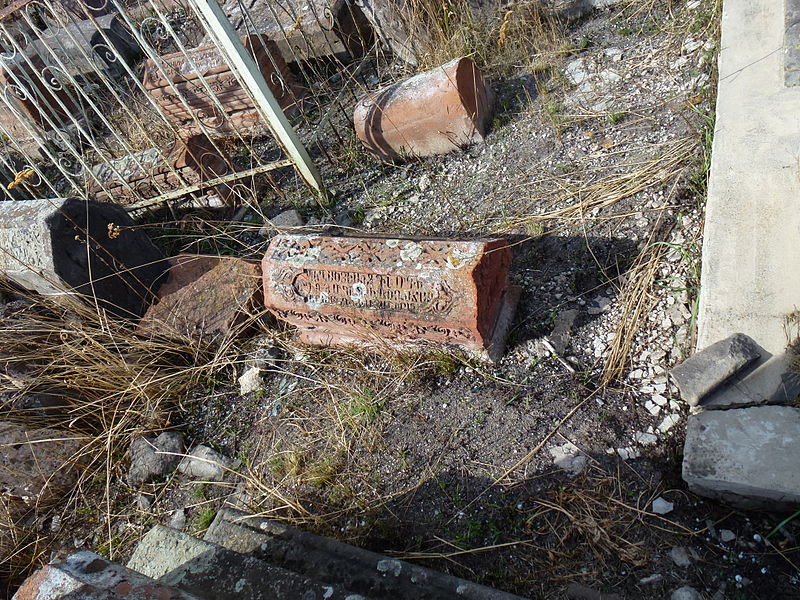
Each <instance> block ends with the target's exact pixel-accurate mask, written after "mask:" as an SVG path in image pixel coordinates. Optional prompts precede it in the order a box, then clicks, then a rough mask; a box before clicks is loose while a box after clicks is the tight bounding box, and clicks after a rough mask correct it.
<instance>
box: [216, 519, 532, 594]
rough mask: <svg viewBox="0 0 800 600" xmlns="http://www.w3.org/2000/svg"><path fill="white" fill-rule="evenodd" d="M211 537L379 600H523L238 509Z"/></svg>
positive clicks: (252, 554) (296, 571)
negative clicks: (250, 514)
mask: <svg viewBox="0 0 800 600" xmlns="http://www.w3.org/2000/svg"><path fill="white" fill-rule="evenodd" d="M205 541H207V542H213V543H214V544H219V545H220V546H224V547H225V548H228V549H229V550H233V551H236V552H239V553H242V554H248V555H250V556H253V557H255V558H258V559H260V560H261V561H263V562H265V563H269V564H271V565H275V566H277V567H281V568H283V569H285V570H287V571H292V572H295V573H302V574H303V575H305V576H306V577H308V578H310V579H313V580H316V581H321V582H324V583H325V584H327V585H329V586H334V587H336V588H338V587H343V588H346V589H348V590H352V591H353V592H356V593H358V594H359V595H361V596H368V597H370V598H374V599H376V600H384V599H385V600H389V599H392V600H451V599H459V600H521V599H520V597H519V596H514V595H512V594H508V593H506V592H501V591H498V590H494V589H492V588H488V587H486V586H483V585H479V584H476V583H472V582H469V581H466V580H464V579H460V578H457V577H452V576H450V575H446V574H444V573H440V572H437V571H433V570H431V569H427V568H424V567H419V566H416V565H412V564H410V563H407V562H403V561H400V560H395V559H391V558H388V557H386V556H383V555H381V554H376V553H374V552H370V551H368V550H363V549H361V548H357V547H355V546H351V545H349V544H345V543H342V542H337V541H335V540H331V539H328V538H325V537H321V536H318V535H314V534H311V533H307V532H304V531H300V530H298V529H295V528H293V527H289V526H287V525H284V524H282V523H277V522H275V521H271V520H269V519H264V518H260V517H254V516H249V515H247V514H245V513H242V512H239V511H236V510H232V509H223V510H221V511H220V512H219V513H217V516H216V518H215V519H214V522H213V523H212V524H211V526H210V527H209V528H208V531H207V532H206V535H205Z"/></svg>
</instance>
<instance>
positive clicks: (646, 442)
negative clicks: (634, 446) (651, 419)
mask: <svg viewBox="0 0 800 600" xmlns="http://www.w3.org/2000/svg"><path fill="white" fill-rule="evenodd" d="M633 439H635V440H636V441H637V442H638V443H639V444H641V445H642V446H652V445H653V444H655V443H656V442H657V441H658V438H657V437H656V436H655V435H653V434H652V433H645V432H643V431H637V432H636V433H634V434H633Z"/></svg>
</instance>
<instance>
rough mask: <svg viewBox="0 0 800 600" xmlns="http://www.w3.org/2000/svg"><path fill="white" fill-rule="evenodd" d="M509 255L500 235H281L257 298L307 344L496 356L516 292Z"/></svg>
mask: <svg viewBox="0 0 800 600" xmlns="http://www.w3.org/2000/svg"><path fill="white" fill-rule="evenodd" d="M510 264H511V248H510V246H509V244H508V242H507V241H506V240H503V239H492V240H471V241H464V240H424V239H399V238H377V237H376V238H355V237H352V238H351V237H332V236H322V235H279V236H277V237H275V238H273V240H272V242H271V243H270V245H269V248H268V249H267V252H266V255H265V256H264V260H263V262H262V270H263V273H264V301H265V304H266V307H267V308H268V309H269V310H270V311H271V312H272V313H273V314H275V316H276V317H277V318H278V319H281V320H283V321H286V322H288V323H290V324H292V325H295V326H297V327H298V329H299V333H300V340H301V341H303V342H305V343H308V344H316V345H339V346H343V345H349V344H362V345H370V344H376V345H385V344H387V343H393V344H396V345H406V346H407V345H408V344H412V343H420V342H434V343H441V344H449V345H455V346H460V347H462V348H464V349H465V350H467V351H469V352H472V353H474V354H476V355H477V356H479V357H482V358H485V359H488V360H497V359H499V357H500V356H501V355H502V352H503V349H504V345H505V334H506V332H507V329H508V326H509V325H510V322H511V318H512V317H513V313H514V308H515V306H516V302H517V299H518V295H519V289H518V288H515V287H514V286H509V285H508V271H509V266H510Z"/></svg>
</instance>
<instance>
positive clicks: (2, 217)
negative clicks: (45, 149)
mask: <svg viewBox="0 0 800 600" xmlns="http://www.w3.org/2000/svg"><path fill="white" fill-rule="evenodd" d="M0 247H1V248H2V249H3V252H2V254H0V274H2V275H3V276H4V277H5V278H7V279H9V280H10V281H13V282H14V283H16V284H17V285H19V286H21V287H23V288H26V289H29V290H33V291H36V292H39V293H40V294H43V295H46V296H54V297H59V298H62V299H66V300H68V301H71V300H72V299H74V298H76V297H86V298H88V299H90V301H92V300H96V301H97V302H98V304H99V305H100V306H102V307H103V308H105V309H106V310H108V311H109V312H110V313H112V314H114V315H117V316H121V317H138V316H141V315H142V313H143V312H144V310H145V308H146V307H147V306H148V304H149V303H150V301H151V300H152V298H153V297H154V295H155V292H156V291H157V290H158V286H159V285H160V283H161V280H162V279H163V278H164V274H165V272H166V270H167V267H168V265H167V262H166V260H164V257H163V255H162V254H161V251H160V250H158V248H156V247H155V246H154V245H153V242H151V241H150V238H148V237H147V234H145V233H144V232H143V231H142V230H141V229H138V228H137V227H136V226H135V224H134V222H133V221H132V220H131V218H130V217H129V216H128V214H127V213H126V212H125V210H123V209H122V208H120V207H119V206H116V205H114V204H110V203H99V202H88V201H84V200H80V199H78V198H49V199H45V200H25V201H20V202H0Z"/></svg>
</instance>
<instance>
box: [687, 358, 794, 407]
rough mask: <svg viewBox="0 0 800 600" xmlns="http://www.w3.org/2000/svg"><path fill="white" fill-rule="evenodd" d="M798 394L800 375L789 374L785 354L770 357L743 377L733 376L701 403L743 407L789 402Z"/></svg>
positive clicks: (701, 404)
mask: <svg viewBox="0 0 800 600" xmlns="http://www.w3.org/2000/svg"><path fill="white" fill-rule="evenodd" d="M798 394H800V375H798V374H797V373H792V372H790V371H789V368H788V367H787V365H786V357H785V355H783V354H781V355H779V356H773V357H772V358H770V359H769V360H767V361H765V362H764V363H763V364H760V365H759V366H758V368H756V369H754V370H753V371H752V372H747V373H746V375H745V376H744V377H736V378H734V379H733V380H732V381H731V382H730V383H729V384H728V385H725V386H724V387H722V388H721V389H719V390H718V391H716V392H714V393H712V394H711V395H710V396H708V397H706V398H704V399H703V400H702V401H701V402H700V406H701V407H703V408H745V407H748V406H758V405H761V404H791V403H794V402H795V401H796V400H797V396H798Z"/></svg>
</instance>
